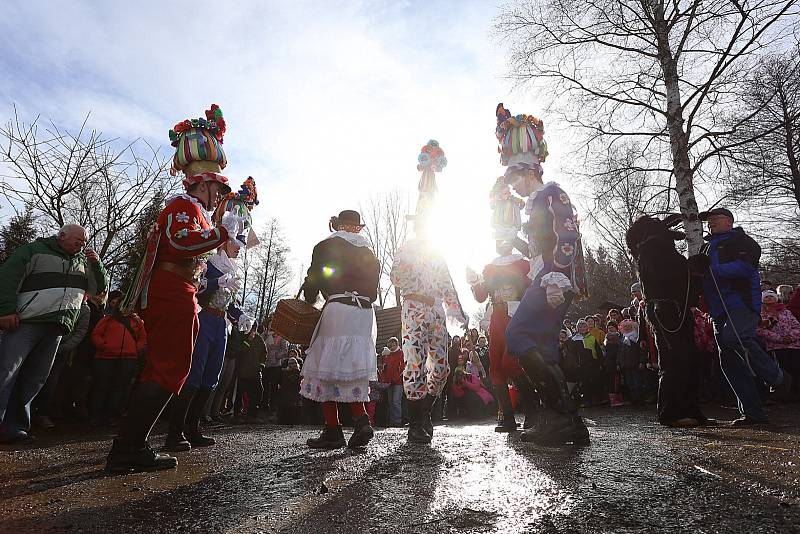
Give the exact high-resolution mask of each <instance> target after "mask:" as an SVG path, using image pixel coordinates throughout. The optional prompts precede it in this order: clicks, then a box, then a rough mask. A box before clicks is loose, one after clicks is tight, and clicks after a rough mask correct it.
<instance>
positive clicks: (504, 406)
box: [493, 385, 517, 432]
mask: <svg viewBox="0 0 800 534" xmlns="http://www.w3.org/2000/svg"><path fill="white" fill-rule="evenodd" d="M493 389H494V396H495V398H496V399H497V405H498V406H499V407H500V411H501V412H502V414H503V415H502V417H503V419H502V421H500V422H499V424H498V425H497V426H496V427H495V428H494V431H495V432H516V431H517V420H516V419H515V418H514V408H513V407H512V405H511V396H510V395H509V394H508V386H507V385H501V386H494V388H493Z"/></svg>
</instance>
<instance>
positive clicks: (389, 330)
mask: <svg viewBox="0 0 800 534" xmlns="http://www.w3.org/2000/svg"><path fill="white" fill-rule="evenodd" d="M375 321H376V322H377V323H378V335H377V336H376V339H375V347H376V348H377V349H378V351H379V352H380V350H381V349H382V348H383V347H385V346H386V342H387V341H388V340H389V338H390V337H396V338H397V339H400V328H401V327H402V320H401V318H400V307H399V306H395V307H394V308H384V309H382V310H375ZM401 344H402V343H401Z"/></svg>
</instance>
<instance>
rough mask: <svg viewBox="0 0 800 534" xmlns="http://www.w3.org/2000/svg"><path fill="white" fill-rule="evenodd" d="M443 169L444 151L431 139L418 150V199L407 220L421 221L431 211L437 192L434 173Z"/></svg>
mask: <svg viewBox="0 0 800 534" xmlns="http://www.w3.org/2000/svg"><path fill="white" fill-rule="evenodd" d="M445 167H447V158H446V157H445V155H444V150H442V147H440V146H439V142H438V141H436V140H435V139H431V140H430V141H428V142H427V143H426V144H425V146H423V147H422V148H421V149H420V153H419V156H417V170H418V171H422V176H421V177H420V179H419V184H418V186H417V189H418V191H419V198H418V199H417V208H416V210H415V212H414V215H412V216H409V217H408V219H410V220H415V221H421V220H423V219H425V218H427V217H428V216H429V214H430V213H431V212H432V211H433V206H434V204H435V202H436V193H437V191H438V188H437V187H436V173H437V172H442V170H444V168H445Z"/></svg>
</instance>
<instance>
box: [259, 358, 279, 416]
mask: <svg viewBox="0 0 800 534" xmlns="http://www.w3.org/2000/svg"><path fill="white" fill-rule="evenodd" d="M261 382H262V384H263V388H264V389H263V391H264V397H263V399H262V400H261V407H262V408H266V409H268V410H269V411H271V412H274V411H276V410H277V409H278V403H279V402H280V401H279V400H278V385H279V384H280V382H281V368H280V367H266V368H265V369H264V370H263V371H262V372H261Z"/></svg>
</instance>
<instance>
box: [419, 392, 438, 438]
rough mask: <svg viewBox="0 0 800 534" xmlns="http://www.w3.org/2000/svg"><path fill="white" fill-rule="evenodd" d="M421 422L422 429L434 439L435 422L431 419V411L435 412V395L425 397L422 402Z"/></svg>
mask: <svg viewBox="0 0 800 534" xmlns="http://www.w3.org/2000/svg"><path fill="white" fill-rule="evenodd" d="M420 402H421V403H422V404H420V406H421V408H420V421H421V424H422V429H423V430H424V431H425V432H427V433H428V435H429V436H430V437H431V438H433V420H432V419H431V410H433V404H434V403H435V402H436V397H434V396H433V395H425V397H423V398H422V400H421V401H420Z"/></svg>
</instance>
